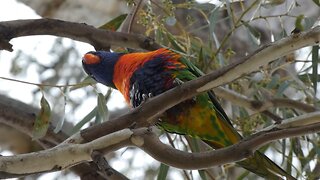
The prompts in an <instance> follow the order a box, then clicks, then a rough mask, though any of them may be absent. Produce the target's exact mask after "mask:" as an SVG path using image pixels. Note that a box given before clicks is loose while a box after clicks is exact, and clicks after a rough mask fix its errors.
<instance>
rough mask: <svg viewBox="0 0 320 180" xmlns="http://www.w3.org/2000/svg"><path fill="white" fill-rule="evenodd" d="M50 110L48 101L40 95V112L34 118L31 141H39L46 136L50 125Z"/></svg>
mask: <svg viewBox="0 0 320 180" xmlns="http://www.w3.org/2000/svg"><path fill="white" fill-rule="evenodd" d="M50 117H51V108H50V105H49V103H48V101H47V100H46V99H45V97H44V94H42V97H41V100H40V112H39V113H38V114H37V116H36V120H35V122H34V126H33V130H32V139H33V140H36V139H40V138H42V137H43V136H45V135H46V133H47V131H48V127H49V123H50Z"/></svg>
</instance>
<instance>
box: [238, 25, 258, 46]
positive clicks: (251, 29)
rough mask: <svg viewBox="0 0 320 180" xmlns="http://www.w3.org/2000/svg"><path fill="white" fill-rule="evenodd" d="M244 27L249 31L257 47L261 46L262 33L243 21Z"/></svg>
mask: <svg viewBox="0 0 320 180" xmlns="http://www.w3.org/2000/svg"><path fill="white" fill-rule="evenodd" d="M242 23H243V25H244V26H245V27H246V28H247V29H248V32H249V35H250V37H251V38H252V40H253V42H254V43H255V44H256V45H260V39H261V33H260V32H259V31H258V30H257V29H256V28H254V27H252V26H251V25H250V24H249V23H248V22H245V21H242Z"/></svg>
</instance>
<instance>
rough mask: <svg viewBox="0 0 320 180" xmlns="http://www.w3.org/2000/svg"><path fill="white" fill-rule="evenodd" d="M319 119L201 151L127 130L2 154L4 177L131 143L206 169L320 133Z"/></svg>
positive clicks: (72, 162)
mask: <svg viewBox="0 0 320 180" xmlns="http://www.w3.org/2000/svg"><path fill="white" fill-rule="evenodd" d="M319 118H320V112H316V113H310V114H307V115H304V116H299V117H296V118H291V119H288V120H286V121H285V122H284V123H283V124H280V125H276V126H274V127H273V128H272V129H270V130H265V131H261V132H259V133H257V134H254V135H252V136H250V137H249V138H246V139H243V140H242V141H240V142H239V143H237V144H234V145H232V146H229V147H226V148H223V149H219V150H215V151H208V152H201V153H188V152H184V151H180V150H177V149H174V148H172V147H171V146H169V145H166V144H163V143H162V142H161V141H160V140H159V139H158V136H156V135H155V134H154V133H153V132H152V131H150V129H148V128H141V129H135V130H129V129H124V130H121V131H118V132H115V133H112V134H109V135H106V136H103V137H100V138H98V139H96V140H93V141H91V142H89V143H84V144H72V143H70V144H63V145H60V146H57V147H55V148H52V149H49V150H44V151H40V152H35V153H29V154H22V155H16V156H7V157H0V177H12V176H17V174H18V173H19V174H28V173H34V172H44V171H56V170H61V169H65V168H68V167H70V166H73V165H75V164H78V163H80V162H83V161H91V155H92V152H93V151H95V150H98V151H99V150H102V149H104V150H105V148H109V150H112V151H113V150H115V149H119V148H121V147H123V146H128V145H135V146H137V147H139V148H141V149H143V150H144V151H146V152H147V153H148V154H150V155H151V156H153V157H154V158H155V159H157V160H159V161H161V162H163V163H166V164H168V165H170V166H174V167H177V168H181V169H203V168H208V167H212V166H216V165H221V164H226V163H230V162H235V161H240V160H242V159H244V158H247V157H249V156H250V155H252V154H253V153H254V151H256V150H257V149H258V148H259V147H261V146H263V145H264V144H266V143H269V142H271V141H273V140H277V139H281V138H288V137H296V136H300V135H304V134H309V133H316V132H320V122H319ZM315 120H316V121H315ZM305 122H308V123H305ZM283 128H284V129H283ZM104 152H110V151H104Z"/></svg>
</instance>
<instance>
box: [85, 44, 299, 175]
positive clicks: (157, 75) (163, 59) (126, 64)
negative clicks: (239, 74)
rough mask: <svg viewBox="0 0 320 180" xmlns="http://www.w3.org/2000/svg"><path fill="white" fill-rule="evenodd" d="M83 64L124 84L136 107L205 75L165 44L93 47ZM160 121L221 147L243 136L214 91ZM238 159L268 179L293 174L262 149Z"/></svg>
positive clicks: (104, 79)
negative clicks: (132, 48) (120, 49)
mask: <svg viewBox="0 0 320 180" xmlns="http://www.w3.org/2000/svg"><path fill="white" fill-rule="evenodd" d="M82 64H83V68H84V70H85V71H86V73H87V74H88V75H90V76H91V77H92V78H93V79H95V80H96V81H97V82H99V83H102V84H104V85H106V86H109V87H112V88H115V89H117V90H119V91H120V92H121V93H122V94H123V96H124V98H125V99H126V101H127V102H128V104H130V105H131V106H132V107H137V106H139V105H140V104H141V103H142V102H143V101H144V100H145V98H147V97H149V96H150V95H151V96H157V95H159V94H161V93H163V92H165V91H167V90H169V89H171V88H174V87H175V86H178V85H179V84H181V83H183V82H185V81H190V80H192V79H195V78H197V77H199V76H201V75H202V74H201V71H200V70H199V69H197V68H196V67H195V66H194V65H193V64H191V63H190V62H189V61H188V60H187V59H185V58H183V57H182V56H180V55H179V54H177V53H174V52H172V51H170V50H168V49H165V48H161V49H158V50H155V51H151V52H139V53H127V54H125V53H113V52H106V51H96V52H88V53H86V54H85V55H84V57H83V59H82ZM158 124H159V126H160V127H161V128H163V129H164V130H166V131H168V132H172V133H178V134H185V135H189V136H192V137H198V138H200V139H202V140H203V141H205V142H206V143H207V144H209V145H210V146H211V147H213V148H216V149H217V148H222V147H226V146H229V145H232V144H234V143H237V142H238V141H239V140H241V138H242V137H241V136H240V134H239V133H238V132H237V131H236V130H235V129H234V128H233V126H232V124H231V122H230V121H229V119H228V117H227V115H226V114H225V112H224V111H223V109H222V107H221V106H220V105H219V103H218V101H217V100H216V99H215V96H214V94H213V92H211V91H209V92H206V93H202V94H200V95H197V96H196V97H194V98H191V99H189V100H186V101H184V102H181V103H180V104H178V105H176V106H174V107H172V108H170V109H168V110H167V111H166V112H165V114H164V115H163V116H161V117H160V120H159V123H158ZM238 164H239V165H240V166H242V167H244V168H245V169H247V170H249V171H251V172H253V173H255V174H257V175H259V176H261V177H265V178H267V179H281V177H286V178H287V179H294V178H293V177H292V176H290V175H289V174H287V173H286V172H285V171H284V170H282V169H281V168H280V167H279V166H277V165H276V164H275V163H274V162H273V161H271V160H270V159H269V158H268V157H266V156H265V155H264V154H262V153H260V152H258V151H257V152H255V153H254V155H253V156H252V157H250V158H247V159H245V160H243V161H240V162H238Z"/></svg>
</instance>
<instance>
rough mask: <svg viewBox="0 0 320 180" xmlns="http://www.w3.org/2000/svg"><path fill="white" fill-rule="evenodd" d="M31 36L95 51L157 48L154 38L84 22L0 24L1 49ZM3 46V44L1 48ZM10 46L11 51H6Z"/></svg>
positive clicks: (16, 22)
mask: <svg viewBox="0 0 320 180" xmlns="http://www.w3.org/2000/svg"><path fill="white" fill-rule="evenodd" d="M30 35H54V36H61V37H67V38H70V39H73V40H77V41H82V42H86V43H89V44H91V45H93V46H94V47H95V49H97V50H101V49H109V48H110V46H111V45H115V46H121V47H129V48H136V49H147V50H154V49H158V48H160V46H159V45H158V44H156V43H155V42H154V40H153V39H151V38H149V37H146V36H143V35H140V34H132V33H131V34H128V33H121V32H113V31H107V30H101V29H96V28H95V27H93V26H88V25H86V24H83V23H73V22H67V21H62V20H55V19H30V20H15V21H4V22H0V48H2V49H6V50H9V51H12V49H11V47H10V46H8V43H5V42H9V41H10V40H11V39H13V38H16V37H21V36H30ZM1 44H2V45H1ZM9 47H10V48H9Z"/></svg>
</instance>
